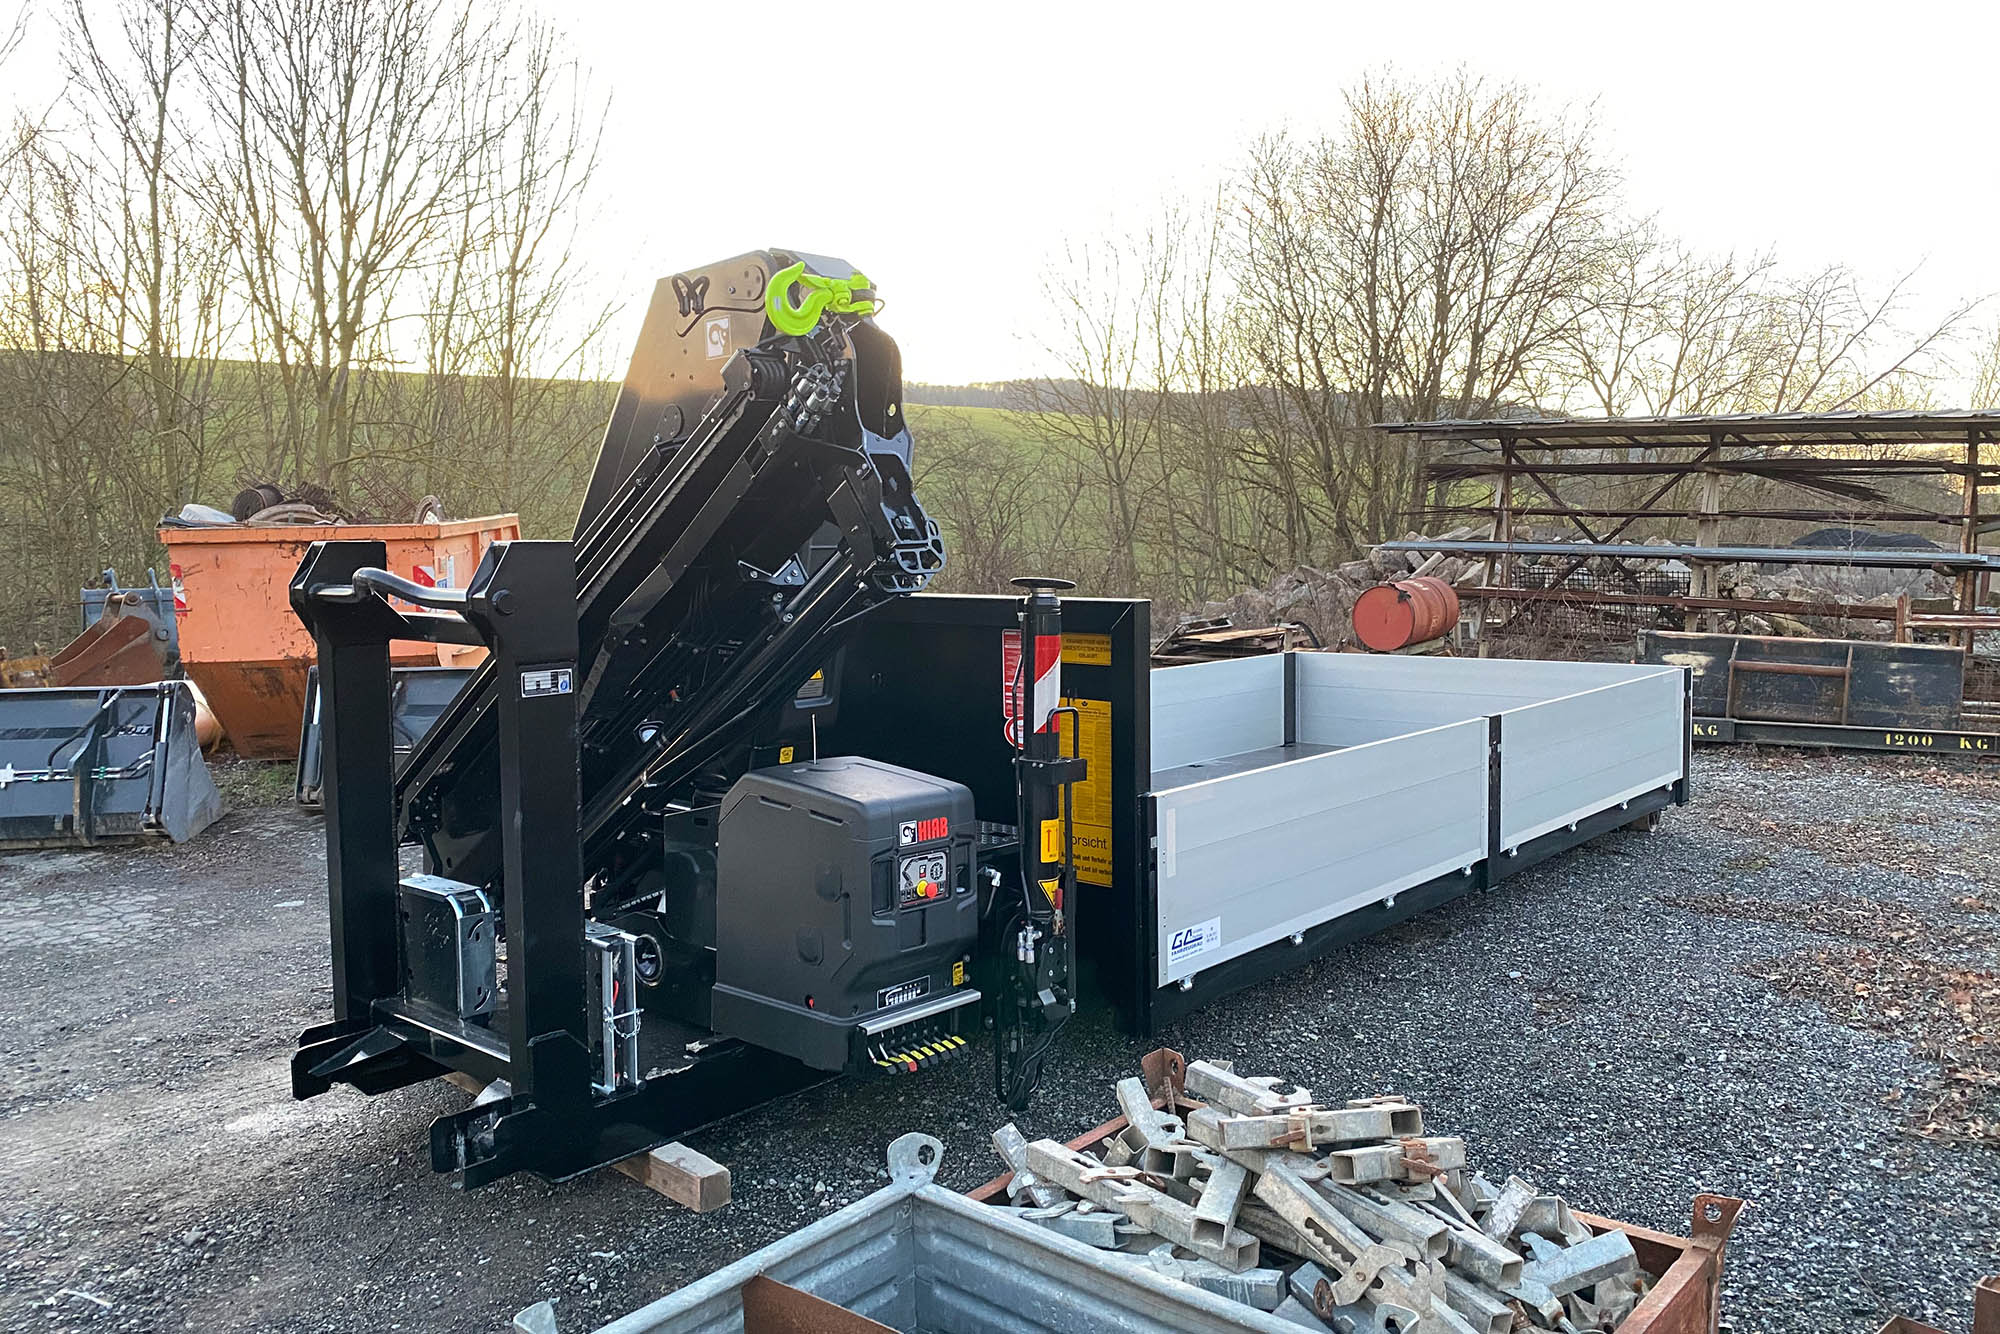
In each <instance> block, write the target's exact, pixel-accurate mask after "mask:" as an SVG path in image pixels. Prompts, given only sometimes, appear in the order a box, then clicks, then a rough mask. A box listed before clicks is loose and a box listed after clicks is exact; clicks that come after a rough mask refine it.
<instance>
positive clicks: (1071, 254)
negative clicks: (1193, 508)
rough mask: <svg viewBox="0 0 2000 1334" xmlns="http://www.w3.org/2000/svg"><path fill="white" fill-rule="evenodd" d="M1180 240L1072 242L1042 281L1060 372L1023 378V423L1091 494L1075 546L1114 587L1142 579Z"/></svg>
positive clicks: (1153, 234) (1050, 464)
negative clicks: (1142, 539) (1169, 297)
mask: <svg viewBox="0 0 2000 1334" xmlns="http://www.w3.org/2000/svg"><path fill="white" fill-rule="evenodd" d="M1176 241H1177V238H1176V237H1175V236H1174V235H1173V233H1172V232H1171V231H1169V230H1163V229H1158V228H1155V229H1153V230H1149V231H1147V232H1144V233H1142V234H1140V235H1137V236H1133V237H1124V238H1118V239H1114V240H1110V241H1100V242H1094V243H1090V244H1082V245H1075V246H1072V247H1071V248H1070V249H1069V250H1068V252H1067V254H1066V256H1065V261H1064V262H1063V263H1062V264H1060V265H1058V266H1056V267H1054V268H1052V269H1051V270H1050V271H1049V272H1048V273H1047V274H1046V275H1045V279H1044V287H1043V297H1044V301H1043V305H1044V308H1045V309H1046V310H1048V311H1050V312H1052V315H1051V320H1052V324H1051V328H1052V329H1053V332H1052V333H1051V335H1050V336H1049V337H1048V338H1047V339H1046V340H1045V342H1044V346H1043V351H1044V353H1045V355H1046V356H1047V358H1048V360H1049V362H1050V365H1051V367H1052V370H1053V371H1054V373H1053V374H1051V375H1049V376H1047V377H1044V378H1040V379H1035V380H1030V381H1026V382H1024V383H1023V384H1022V385H1021V386H1020V399H1021V409H1022V410H1021V411H1020V412H1019V413H1018V414H1016V420H1017V422H1018V424H1019V428H1020V429H1021V430H1022V431H1023V432H1024V433H1025V434H1027V435H1028V436H1029V437H1030V438H1032V439H1035V440H1037V441H1039V442H1040V443H1041V444H1042V445H1043V446H1044V448H1045V449H1046V451H1047V456H1046V459H1045V463H1044V467H1045V470H1046V471H1050V472H1066V473H1067V474H1068V475H1067V477H1064V478H1062V481H1063V482H1064V483H1066V484H1067V485H1069V486H1071V487H1073V488H1076V489H1077V490H1078V491H1079V492H1080V493H1081V494H1083V495H1085V496H1087V497H1090V498H1091V499H1092V500H1094V501H1095V504H1094V505H1086V506H1085V507H1084V510H1083V515H1084V517H1083V522H1082V523H1081V524H1080V525H1079V529H1078V533H1077V540H1076V541H1075V543H1073V546H1074V548H1075V549H1076V550H1078V551H1080V552H1087V553H1089V556H1090V559H1089V561H1088V565H1089V567H1090V568H1089V570H1088V573H1089V574H1090V575H1091V576H1093V578H1092V579H1091V582H1093V583H1095V582H1097V579H1098V578H1101V579H1102V581H1103V587H1105V588H1107V589H1129V588H1132V587H1134V586H1136V584H1137V578H1138V569H1139V561H1140V553H1139V536H1140V532H1141V530H1142V528H1143V527H1144V525H1145V523H1146V521H1147V518H1148V515H1149V510H1150V507H1151V506H1152V504H1153V503H1154V495H1153V489H1152V488H1153V487H1154V486H1155V484H1156V483H1157V482H1158V480H1159V470H1158V467H1157V461H1158V450H1159V447H1160V438H1161V426H1162V418H1163V409H1164V395H1163V393H1162V389H1163V384H1164V380H1165V378H1166V375H1165V372H1166V368H1163V367H1162V366H1161V365H1160V364H1159V356H1160V354H1161V348H1162V346H1163V345H1164V344H1163V338H1162V333H1161V328H1160V321H1161V319H1162V315H1163V309H1164V293H1165V292H1166V291H1167V290H1168V288H1169V286H1170V284H1171V282H1172V275H1173V273H1174V270H1175V265H1176V263H1177V256H1176V253H1175V245H1176ZM1093 510H1094V512H1093ZM1100 557H1101V560H1102V565H1101V567H1100V566H1099V564H1098V559H1099V558H1100ZM1100 569H1101V575H1100V573H1099V571H1100ZM1080 582H1082V581H1080Z"/></svg>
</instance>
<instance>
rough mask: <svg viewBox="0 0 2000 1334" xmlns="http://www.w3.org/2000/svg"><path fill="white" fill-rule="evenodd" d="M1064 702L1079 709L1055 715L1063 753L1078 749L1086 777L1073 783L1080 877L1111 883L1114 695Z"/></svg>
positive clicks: (1078, 871) (1077, 870)
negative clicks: (1072, 712) (1071, 712)
mask: <svg viewBox="0 0 2000 1334" xmlns="http://www.w3.org/2000/svg"><path fill="white" fill-rule="evenodd" d="M1064 642H1065V643H1067V642H1068V641H1067V640H1065V641H1064ZM1063 703H1064V704H1066V705H1068V706H1069V707H1070V708H1072V709H1075V710H1076V712H1075V714H1067V713H1062V714H1057V715H1056V717H1057V719H1058V720H1059V722H1060V725H1061V727H1062V729H1063V737H1062V746H1063V754H1065V755H1080V756H1082V757H1083V761H1084V776H1083V781H1082V782H1081V783H1078V784H1076V785H1075V786H1073V787H1072V788H1071V789H1070V809H1071V811H1072V812H1073V813H1074V815H1075V819H1076V826H1075V832H1074V836H1073V840H1072V841H1073V843H1074V852H1075V857H1076V878H1077V879H1079V880H1082V881H1085V882H1086V883H1089V884H1093V885H1109V884H1110V883H1111V701H1110V700H1107V699H1066V700H1064V701H1063ZM1079 731H1080V733H1081V734H1080V735H1079V734H1078V733H1079Z"/></svg>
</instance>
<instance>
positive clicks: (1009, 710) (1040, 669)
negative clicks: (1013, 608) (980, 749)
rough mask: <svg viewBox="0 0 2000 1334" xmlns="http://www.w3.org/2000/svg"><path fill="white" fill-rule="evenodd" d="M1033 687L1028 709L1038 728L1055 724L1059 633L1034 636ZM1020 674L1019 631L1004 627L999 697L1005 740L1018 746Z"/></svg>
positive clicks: (1059, 679) (1059, 696)
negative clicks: (1005, 734)
mask: <svg viewBox="0 0 2000 1334" xmlns="http://www.w3.org/2000/svg"><path fill="white" fill-rule="evenodd" d="M1031 666H1032V668H1033V671H1034V687H1033V689H1032V690H1031V691H1030V695H1031V698H1030V699H1029V701H1028V711H1029V712H1030V713H1031V714H1032V715H1033V716H1034V720H1035V722H1034V727H1035V730H1036V731H1037V732H1047V731H1050V730H1052V729H1053V728H1054V727H1055V715H1056V705H1057V704H1058V703H1060V702H1061V700H1062V636H1061V635H1037V636H1035V654H1034V662H1033V663H1032V664H1031ZM1020 676H1021V632H1020V631H1019V630H1004V631H1002V632H1001V635H1000V697H1001V700H1002V709H1003V710H1004V712H1005V715H1006V719H1007V722H1006V731H1007V744H1009V745H1011V746H1013V747H1014V748H1015V749H1017V750H1018V749H1020V746H1021V720H1020V716H1019V713H1020V711H1019V709H1018V707H1017V701H1018V698H1019V696H1018V691H1019V690H1020V684H1021V683H1020Z"/></svg>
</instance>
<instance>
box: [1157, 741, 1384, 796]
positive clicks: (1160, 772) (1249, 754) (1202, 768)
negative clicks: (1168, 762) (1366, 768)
mask: <svg viewBox="0 0 2000 1334" xmlns="http://www.w3.org/2000/svg"><path fill="white" fill-rule="evenodd" d="M1345 749H1346V747H1345V746H1316V745H1312V744H1310V743H1308V742H1304V741H1296V742H1293V743H1292V744H1291V745H1289V746H1265V747H1263V748H1262V749H1261V750H1246V751H1243V752H1242V753H1241V754H1237V755H1223V756H1219V757H1218V758H1216V759H1212V760H1197V761H1196V762H1195V763H1193V764H1183V765H1178V766H1176V767H1175V768H1172V769H1155V770H1153V791H1155V792H1164V791H1165V790H1166V789H1168V788H1170V787H1186V786H1187V785H1188V784H1189V783H1206V782H1207V781H1209V780H1210V779H1211V778H1228V777H1230V776H1231V775H1234V774H1241V773H1248V772H1249V771H1250V770H1252V769H1267V768H1269V767H1270V766H1271V765H1274V764H1283V763H1284V762H1285V761H1287V760H1303V759H1306V758H1307V757H1308V756H1312V755H1330V754H1332V753H1333V752H1334V751H1336V750H1345Z"/></svg>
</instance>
